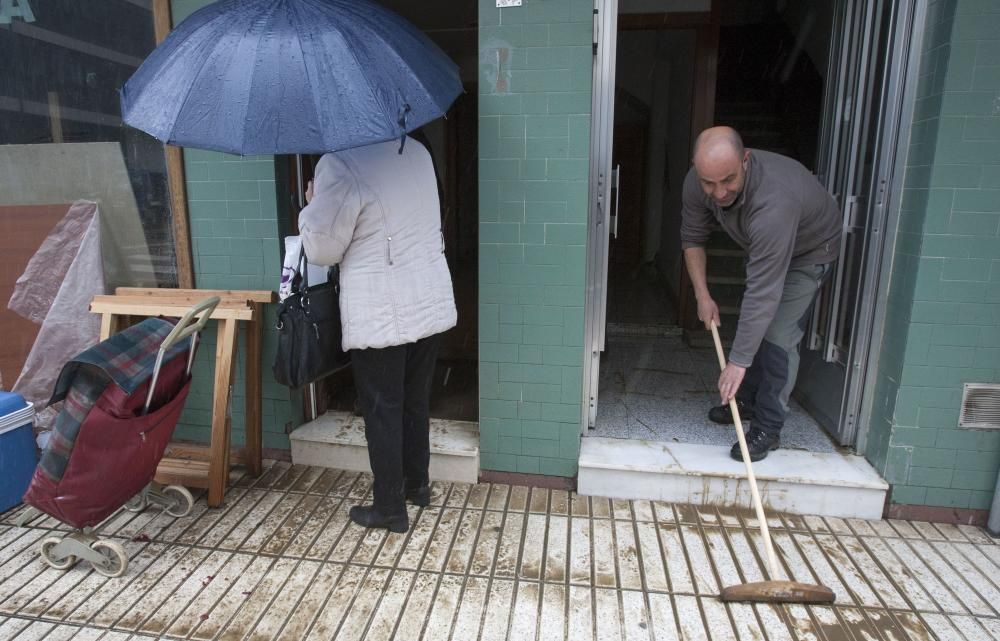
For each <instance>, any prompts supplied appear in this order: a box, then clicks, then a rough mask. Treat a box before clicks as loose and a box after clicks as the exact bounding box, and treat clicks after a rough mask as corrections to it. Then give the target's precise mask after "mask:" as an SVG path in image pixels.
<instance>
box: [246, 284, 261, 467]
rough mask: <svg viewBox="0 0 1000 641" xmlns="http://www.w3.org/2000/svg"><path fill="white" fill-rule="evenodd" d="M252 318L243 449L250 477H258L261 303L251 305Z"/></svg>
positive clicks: (259, 461)
mask: <svg viewBox="0 0 1000 641" xmlns="http://www.w3.org/2000/svg"><path fill="white" fill-rule="evenodd" d="M253 310H254V312H253V320H251V321H249V322H248V323H247V324H246V326H245V327H246V337H247V360H246V378H247V380H246V427H245V431H246V444H245V445H244V448H243V453H244V457H243V458H244V459H245V460H246V466H247V472H248V473H249V474H250V476H260V474H261V472H262V471H263V465H262V462H261V451H260V450H261V437H262V434H261V403H262V400H261V395H262V390H261V382H260V374H261V364H260V350H261V342H262V341H261V329H262V326H263V324H264V323H263V320H264V318H263V314H264V306H263V305H261V304H260V303H254V304H253Z"/></svg>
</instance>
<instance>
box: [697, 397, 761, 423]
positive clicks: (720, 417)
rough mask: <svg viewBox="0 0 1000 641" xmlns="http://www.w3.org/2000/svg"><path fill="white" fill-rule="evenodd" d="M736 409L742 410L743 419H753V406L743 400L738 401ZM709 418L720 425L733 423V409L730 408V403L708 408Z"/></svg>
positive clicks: (741, 417)
mask: <svg viewBox="0 0 1000 641" xmlns="http://www.w3.org/2000/svg"><path fill="white" fill-rule="evenodd" d="M736 409H738V410H739V411H740V419H741V420H744V421H749V420H751V419H753V407H751V406H749V405H747V404H746V403H744V402H743V401H739V400H738V401H736ZM708 420H710V421H712V422H713V423H718V424H720V425H732V424H733V411H732V410H731V409H729V405H728V404H726V405H719V406H717V407H713V408H712V409H710V410H708Z"/></svg>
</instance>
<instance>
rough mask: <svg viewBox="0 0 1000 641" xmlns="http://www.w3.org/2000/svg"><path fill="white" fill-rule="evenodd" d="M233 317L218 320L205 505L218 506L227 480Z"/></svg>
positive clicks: (235, 327) (233, 360) (233, 355)
mask: <svg viewBox="0 0 1000 641" xmlns="http://www.w3.org/2000/svg"><path fill="white" fill-rule="evenodd" d="M238 322H239V321H237V320H236V319H225V320H220V321H219V333H218V336H217V338H216V346H215V389H214V394H213V399H212V437H211V438H212V440H211V444H210V445H209V447H210V452H209V467H208V505H209V507H219V506H220V505H222V497H223V496H224V495H225V492H226V483H227V482H228V480H229V441H230V422H229V394H230V390H231V384H232V378H233V370H234V369H235V367H234V366H235V357H236V335H237V331H236V330H237V324H238Z"/></svg>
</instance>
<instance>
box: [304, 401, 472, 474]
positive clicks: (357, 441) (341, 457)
mask: <svg viewBox="0 0 1000 641" xmlns="http://www.w3.org/2000/svg"><path fill="white" fill-rule="evenodd" d="M290 438H291V441H292V463H295V464H296V465H315V466H319V467H332V468H336V469H338V470H350V471H352V472H371V466H370V465H369V464H368V443H367V441H366V440H365V421H364V419H363V418H361V417H360V416H354V415H353V414H352V413H350V412H341V411H330V412H327V413H326V414H324V415H323V416H320V417H319V418H317V419H316V420H315V421H310V422H309V423H306V424H305V425H302V426H301V427H299V428H298V429H296V430H295V431H294V432H292V433H291V435H290ZM430 475H431V480H432V481H450V482H458V483H476V482H477V481H478V480H479V425H478V423H470V422H466V421H449V420H445V419H436V418H432V419H431V465H430Z"/></svg>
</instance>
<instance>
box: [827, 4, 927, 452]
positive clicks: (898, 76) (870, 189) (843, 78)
mask: <svg viewBox="0 0 1000 641" xmlns="http://www.w3.org/2000/svg"><path fill="white" fill-rule="evenodd" d="M885 1H886V2H888V3H889V4H888V5H887V6H888V9H889V13H888V17H887V19H888V26H887V28H888V29H889V36H888V38H889V42H888V46H887V48H886V49H887V50H886V55H887V59H886V60H884V61H883V62H882V63H881V64H883V65H884V66H885V69H886V72H885V75H884V77H883V78H882V80H881V83H880V85H879V86H877V87H871V84H872V80H873V79H872V78H871V77H870V75H867V74H870V73H871V71H872V65H871V64H869V63H871V62H872V61H871V56H873V55H876V54H877V51H875V48H874V43H873V42H872V39H873V30H874V31H877V27H874V28H873V26H872V22H873V21H875V20H878V19H879V16H878V15H877V13H876V12H877V10H878V7H879V6H880V3H878V2H876V3H870V2H867V1H864V0H844V2H842V3H838V6H837V8H836V11H837V13H836V15H835V20H834V33H835V34H839V35H838V37H837V40H836V41H834V43H833V44H832V47H831V56H830V65H829V71H828V73H829V74H830V75H829V78H830V80H829V81H828V82H829V84H828V92H827V94H828V96H827V98H826V101H825V105H824V112H823V113H824V118H823V125H822V131H823V136H822V139H821V142H820V156H819V158H820V162H819V168H818V169H819V178H820V180H821V182H823V183H824V185H826V187H827V188H828V189H830V191H831V192H832V193H834V195H835V196H837V199H838V202H839V204H840V205H841V208H842V211H843V214H844V241H843V242H842V245H841V252H840V261H838V264H837V271H836V274H835V277H834V278H833V279H832V282H831V288H832V291H831V292H830V295H831V297H832V301H833V302H832V304H831V305H829V306H828V307H827V309H826V310H825V314H823V315H822V317H820V315H819V314H815V315H814V317H813V319H812V322H811V326H810V342H809V345H810V348H812V349H820V350H822V353H823V358H824V360H826V361H828V362H834V363H840V364H841V365H843V366H844V368H845V382H844V385H845V387H844V391H843V398H842V402H841V410H840V417H839V419H838V431H839V432H840V435H841V440H842V441H843V442H854V444H855V448H856V450H857V451H858V453H863V452H864V448H865V445H866V443H867V437H868V433H867V429H868V424H867V422H865V429H859V425H860V423H861V422H860V421H859V420H858V419H859V417H860V416H867V415H869V413H870V411H871V405H872V403H873V399H872V398H871V397H872V393H873V391H874V389H873V387H872V386H868V385H866V383H867V381H870V380H872V377H873V376H874V375H875V370H876V367H877V361H878V347H879V345H881V335H882V330H881V326H882V323H883V321H884V318H885V300H886V294H887V290H888V284H889V280H888V279H889V273H890V269H891V265H892V260H891V258H892V252H893V248H894V246H895V238H896V225H897V221H898V216H899V200H900V195H901V192H902V180H903V173H904V169H905V160H906V148H907V145H908V143H909V135H910V126H911V124H912V120H913V107H914V102H915V89H916V82H917V74H918V69H919V61H920V57H919V51H920V46H921V43H922V39H923V25H924V22H925V16H926V4H927V0H885ZM881 6H886V5H881ZM859 39H860V40H861V44H860V46H859V45H858V40H859ZM852 45H853V46H852ZM845 48H846V49H847V51H845ZM873 52H874V53H873ZM845 54H846V55H845ZM874 64H879V62H878V61H875V63H874ZM858 95H861V96H862V98H863V99H862V100H858V99H857V96H858ZM873 109H874V110H876V114H877V118H875V119H874V120H872V119H870V118H869V116H870V115H871V113H872V110H873ZM869 122H872V123H873V125H874V127H875V131H874V136H873V137H871V138H869V136H868V130H867V127H868V123H869ZM845 133H846V134H848V135H849V138H848V136H845ZM868 140H871V141H872V144H873V146H874V149H875V150H876V152H875V153H874V155H873V171H872V173H871V175H870V176H869V177H868V178H867V179H866V178H865V177H864V176H861V175H859V174H858V161H859V155H858V153H857V151H858V149H859V146H860V145H862V144H867V141H868ZM859 207H862V208H864V212H863V216H862V217H861V219H862V220H864V221H866V223H865V224H864V225H860V226H859V225H857V224H856V221H857V219H858V214H859V211H858V208H859ZM851 235H853V237H854V238H855V239H856V242H859V243H862V246H863V251H862V254H861V261H862V262H861V266H860V268H859V271H860V282H859V283H858V286H859V288H860V290H861V296H859V297H858V299H857V300H856V301H855V305H854V308H853V309H846V308H844V304H845V302H844V298H843V297H842V287H843V282H842V281H843V272H844V269H845V261H844V258H845V254H846V250H847V244H848V243H847V241H848V238H849V237H850V236H851ZM846 318H850V320H851V322H852V327H853V332H852V334H851V337H850V344H849V345H847V346H846V349H845V346H841V345H837V337H838V334H839V329H840V325H841V323H842V322H844V319H846Z"/></svg>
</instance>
